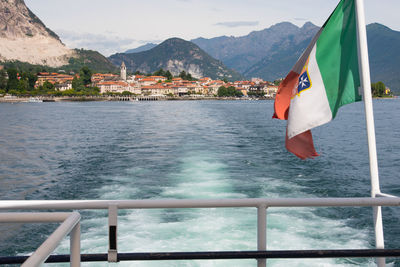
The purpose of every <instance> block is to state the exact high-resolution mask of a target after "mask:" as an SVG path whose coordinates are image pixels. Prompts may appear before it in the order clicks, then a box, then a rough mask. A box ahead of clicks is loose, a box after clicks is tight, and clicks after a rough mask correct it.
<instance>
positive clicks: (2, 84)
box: [0, 69, 7, 90]
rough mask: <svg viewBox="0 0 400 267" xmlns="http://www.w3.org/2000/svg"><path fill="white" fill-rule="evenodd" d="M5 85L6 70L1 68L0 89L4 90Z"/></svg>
mask: <svg viewBox="0 0 400 267" xmlns="http://www.w3.org/2000/svg"><path fill="white" fill-rule="evenodd" d="M6 87H7V72H6V71H5V70H4V69H2V70H0V90H5V89H6Z"/></svg>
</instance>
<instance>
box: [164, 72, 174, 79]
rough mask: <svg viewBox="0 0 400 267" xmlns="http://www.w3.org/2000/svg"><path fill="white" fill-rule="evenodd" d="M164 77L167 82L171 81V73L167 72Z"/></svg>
mask: <svg viewBox="0 0 400 267" xmlns="http://www.w3.org/2000/svg"><path fill="white" fill-rule="evenodd" d="M165 77H167V80H172V78H173V76H172V73H171V72H170V71H169V70H167V72H166V73H165Z"/></svg>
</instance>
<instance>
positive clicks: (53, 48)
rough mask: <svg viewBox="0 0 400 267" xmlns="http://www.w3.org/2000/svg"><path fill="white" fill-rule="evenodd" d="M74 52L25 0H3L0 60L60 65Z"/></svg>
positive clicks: (73, 54)
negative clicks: (30, 8)
mask: <svg viewBox="0 0 400 267" xmlns="http://www.w3.org/2000/svg"><path fill="white" fill-rule="evenodd" d="M73 56H75V52H74V51H73V50H71V49H68V48H67V47H66V46H65V45H64V44H63V43H62V42H61V41H60V39H59V37H58V36H57V35H56V34H55V33H54V32H52V31H51V30H50V29H48V28H47V27H46V26H45V25H44V24H43V23H42V21H41V20H40V19H39V18H38V17H37V16H36V15H35V14H33V13H32V11H30V10H29V8H28V7H27V6H26V5H25V2H24V1H23V0H1V1H0V61H6V60H7V61H9V60H19V61H23V62H28V63H31V64H41V65H48V66H52V67H58V66H62V65H65V64H68V59H69V58H71V57H73Z"/></svg>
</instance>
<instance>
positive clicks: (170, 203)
mask: <svg viewBox="0 0 400 267" xmlns="http://www.w3.org/2000/svg"><path fill="white" fill-rule="evenodd" d="M110 205H116V206H117V207H118V209H162V208H233V207H259V206H267V207H346V206H354V207H367V206H399V205H400V198H399V197H381V198H371V197H365V198H276V199H274V198H247V199H157V200H155V199H148V200H2V201H0V209H3V210H16V209H108V207H109V206H110Z"/></svg>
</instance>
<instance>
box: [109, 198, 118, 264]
mask: <svg viewBox="0 0 400 267" xmlns="http://www.w3.org/2000/svg"><path fill="white" fill-rule="evenodd" d="M117 221H118V207H117V205H110V206H108V262H118V248H117Z"/></svg>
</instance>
